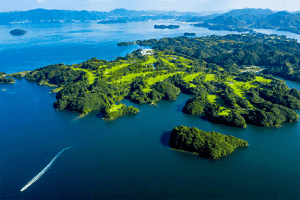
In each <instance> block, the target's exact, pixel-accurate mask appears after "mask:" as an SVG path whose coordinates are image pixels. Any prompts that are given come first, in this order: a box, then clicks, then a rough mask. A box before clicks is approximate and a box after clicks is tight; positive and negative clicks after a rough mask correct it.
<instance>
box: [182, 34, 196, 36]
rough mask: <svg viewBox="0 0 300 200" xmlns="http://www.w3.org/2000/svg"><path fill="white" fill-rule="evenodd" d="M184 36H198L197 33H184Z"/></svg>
mask: <svg viewBox="0 0 300 200" xmlns="http://www.w3.org/2000/svg"><path fill="white" fill-rule="evenodd" d="M183 35H184V36H196V33H184V34H183Z"/></svg>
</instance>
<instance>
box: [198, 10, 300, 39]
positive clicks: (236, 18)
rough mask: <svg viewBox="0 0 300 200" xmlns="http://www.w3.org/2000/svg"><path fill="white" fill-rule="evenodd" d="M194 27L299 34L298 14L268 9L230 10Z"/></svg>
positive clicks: (299, 14)
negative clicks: (275, 30)
mask: <svg viewBox="0 0 300 200" xmlns="http://www.w3.org/2000/svg"><path fill="white" fill-rule="evenodd" d="M195 26H199V27H206V28H209V29H213V30H234V31H237V30H240V28H242V30H251V28H261V29H277V30H284V31H290V32H293V33H297V34H300V12H294V13H290V12H287V11H279V12H274V11H271V10H269V9H252V8H245V9H238V10H232V11H229V12H227V13H224V14H222V15H219V16H217V17H215V18H212V19H207V20H205V21H204V22H203V23H200V24H197V25H195Z"/></svg>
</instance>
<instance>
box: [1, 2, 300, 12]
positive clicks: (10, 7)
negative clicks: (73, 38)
mask: <svg viewBox="0 0 300 200" xmlns="http://www.w3.org/2000/svg"><path fill="white" fill-rule="evenodd" d="M37 8H44V9H59V10H88V11H110V10H113V9H117V8H125V9H128V10H164V11H171V10H177V11H182V12H185V11H191V12H202V11H222V10H232V9H243V8H263V9H267V8H269V9H271V10H274V11H280V10H287V11H298V10H300V1H299V0H0V12H8V11H21V10H24V11H26V10H31V9H37Z"/></svg>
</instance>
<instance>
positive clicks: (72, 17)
mask: <svg viewBox="0 0 300 200" xmlns="http://www.w3.org/2000/svg"><path fill="white" fill-rule="evenodd" d="M170 15H172V16H174V17H178V16H182V15H188V16H199V14H198V13H193V12H178V11H135V10H126V9H115V10H112V11H110V12H98V11H85V10H83V11H70V10H45V9H35V10H29V11H16V12H2V13H0V24H10V23H45V22H52V23H53V22H71V21H98V20H111V19H112V20H115V19H117V18H119V17H128V18H134V17H139V16H162V17H163V16H170Z"/></svg>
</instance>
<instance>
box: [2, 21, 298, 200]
mask: <svg viewBox="0 0 300 200" xmlns="http://www.w3.org/2000/svg"><path fill="white" fill-rule="evenodd" d="M154 24H179V22H173V21H172V20H168V21H156V22H153V21H152V22H135V23H127V24H107V25H103V24H96V23H66V24H21V25H9V26H0V71H4V72H6V73H12V72H18V71H26V70H34V69H36V68H40V67H43V66H46V65H50V64H55V63H65V64H73V63H79V62H82V61H85V60H87V59H90V58H92V57H96V58H98V59H106V60H113V59H115V58H116V57H118V56H125V55H126V54H128V53H131V52H132V51H133V50H135V49H138V48H141V47H139V46H137V45H134V46H127V47H118V46H117V43H118V42H122V41H136V40H143V39H152V38H156V39H160V38H163V37H176V36H181V35H183V33H184V32H195V33H196V34H197V36H205V35H226V34H232V33H235V32H227V31H210V30H208V29H205V28H198V27H193V26H190V25H189V24H180V26H181V27H180V29H173V30H159V29H154V28H153V26H154ZM15 28H21V29H24V30H26V31H27V32H28V33H27V34H25V35H23V36H20V37H13V36H11V35H10V34H9V32H10V30H12V29H15ZM258 31H260V32H264V33H267V34H274V33H277V34H286V35H288V37H292V38H296V39H298V40H299V39H300V37H299V35H296V34H291V33H286V32H278V31H273V30H258ZM286 83H287V85H288V86H289V87H290V88H293V87H294V88H297V89H298V90H300V84H299V83H295V82H291V81H286ZM4 89H5V91H2V90H4ZM51 89H52V88H50V87H45V86H38V85H37V84H36V83H29V82H27V81H26V80H25V79H17V80H16V83H15V84H0V199H299V196H300V184H299V180H300V167H299V164H300V156H299V154H300V124H299V122H294V123H286V124H283V125H282V127H281V128H275V127H270V128H263V127H256V126H252V125H248V127H247V128H245V129H243V128H234V127H229V126H225V125H218V124H214V123H210V122H208V121H206V120H203V119H201V118H199V117H198V116H192V115H186V114H184V113H182V112H181V109H182V108H183V106H184V104H185V102H186V101H187V100H188V99H189V98H190V96H189V95H185V94H181V95H179V97H178V99H177V100H176V101H161V102H159V103H158V105H157V106H151V105H138V104H135V103H132V102H130V101H128V100H123V103H125V104H126V105H128V106H129V105H133V106H135V107H137V108H139V109H140V113H138V114H136V115H130V116H124V117H121V118H119V119H117V120H114V121H104V120H103V119H102V117H101V115H99V113H98V112H93V113H90V114H89V115H87V116H85V117H84V118H79V119H78V115H77V113H75V112H70V111H57V110H55V109H54V108H53V103H54V101H55V94H51V93H49V92H50V91H51ZM298 113H299V114H300V112H298ZM179 125H185V126H190V127H197V128H199V129H202V130H205V131H216V132H221V133H223V134H230V135H233V136H235V137H238V138H241V139H244V140H247V141H248V142H249V147H247V148H244V149H239V150H236V151H235V152H234V153H233V154H231V155H229V156H227V157H224V158H221V159H220V160H217V161H213V160H207V159H203V158H200V157H198V156H196V155H194V154H191V153H184V152H179V151H174V150H171V148H170V147H169V146H168V137H169V133H168V131H171V130H172V129H173V127H175V126H179ZM69 146H72V147H75V148H72V149H68V150H66V151H64V152H63V153H62V154H61V155H60V156H59V157H58V158H57V159H56V160H55V162H54V163H53V164H52V166H51V167H50V168H49V170H48V171H47V172H46V173H45V174H44V175H43V176H42V177H41V178H40V179H39V180H38V181H36V182H35V183H34V184H32V185H31V186H30V187H29V188H27V189H26V190H25V191H24V192H20V190H21V188H22V187H23V186H25V185H26V184H27V182H28V181H30V180H31V179H32V178H33V177H34V176H35V175H37V174H38V173H39V172H40V171H41V170H42V169H43V168H44V167H45V166H46V165H47V164H48V163H49V162H50V161H51V159H53V158H54V157H55V155H57V153H58V152H60V151H61V150H62V149H64V148H66V147H69Z"/></svg>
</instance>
